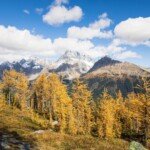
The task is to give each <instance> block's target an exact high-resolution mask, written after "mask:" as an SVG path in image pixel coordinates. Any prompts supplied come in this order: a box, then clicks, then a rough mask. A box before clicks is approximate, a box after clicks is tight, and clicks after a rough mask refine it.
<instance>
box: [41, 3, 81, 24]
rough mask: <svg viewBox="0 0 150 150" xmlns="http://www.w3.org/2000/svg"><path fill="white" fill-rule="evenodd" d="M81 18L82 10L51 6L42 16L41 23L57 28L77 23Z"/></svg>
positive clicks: (75, 7) (76, 7)
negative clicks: (65, 24) (73, 22)
mask: <svg viewBox="0 0 150 150" xmlns="http://www.w3.org/2000/svg"><path fill="white" fill-rule="evenodd" d="M82 16H83V12H82V9H81V8H80V7H78V6H74V7H73V8H66V7H65V6H60V5H53V6H51V7H50V9H49V11H48V12H47V13H46V14H45V15H43V21H44V22H45V23H47V24H49V25H53V26H58V25H61V24H64V23H69V22H72V21H75V22H77V21H79V20H80V19H81V18H82Z"/></svg>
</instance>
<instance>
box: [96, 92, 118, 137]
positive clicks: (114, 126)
mask: <svg viewBox="0 0 150 150" xmlns="http://www.w3.org/2000/svg"><path fill="white" fill-rule="evenodd" d="M119 105H120V104H118V102H117V100H115V99H113V98H112V97H111V96H110V95H109V94H108V92H107V91H106V90H105V91H104V93H103V95H102V97H101V98H100V100H99V108H98V113H97V114H98V118H97V127H98V135H99V137H101V138H114V137H118V136H120V130H121V123H120V118H119V116H117V113H119V109H118V106H119ZM118 115H119V114H118Z"/></svg>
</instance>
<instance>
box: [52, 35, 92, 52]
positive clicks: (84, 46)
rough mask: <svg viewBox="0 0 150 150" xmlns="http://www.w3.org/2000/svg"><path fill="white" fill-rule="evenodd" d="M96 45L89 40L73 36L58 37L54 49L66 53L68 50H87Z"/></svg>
mask: <svg viewBox="0 0 150 150" xmlns="http://www.w3.org/2000/svg"><path fill="white" fill-rule="evenodd" d="M93 47H94V44H93V43H92V42H91V41H89V40H82V41H81V40H78V39H71V38H57V39H55V40H54V42H53V49H54V50H55V51H57V52H58V53H64V51H66V50H72V51H79V52H85V51H87V52H88V51H89V50H90V49H91V48H93Z"/></svg>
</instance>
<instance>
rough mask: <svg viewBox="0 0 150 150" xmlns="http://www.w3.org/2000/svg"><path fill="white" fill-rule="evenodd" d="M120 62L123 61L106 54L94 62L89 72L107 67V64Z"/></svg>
mask: <svg viewBox="0 0 150 150" xmlns="http://www.w3.org/2000/svg"><path fill="white" fill-rule="evenodd" d="M118 63H121V62H120V61H118V60H113V59H111V58H110V57H108V56H105V57H102V58H101V59H100V60H98V61H97V62H96V63H95V64H94V66H93V67H92V68H91V69H90V70H89V72H93V71H95V70H97V69H99V68H101V67H105V66H109V65H110V66H112V65H114V64H118Z"/></svg>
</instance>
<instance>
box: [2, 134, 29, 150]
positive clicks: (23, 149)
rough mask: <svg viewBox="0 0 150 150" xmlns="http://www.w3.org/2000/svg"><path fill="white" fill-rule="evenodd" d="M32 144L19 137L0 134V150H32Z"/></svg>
mask: <svg viewBox="0 0 150 150" xmlns="http://www.w3.org/2000/svg"><path fill="white" fill-rule="evenodd" d="M30 149H31V148H30V144H28V143H27V142H24V141H22V140H21V139H20V137H19V136H18V135H15V134H12V133H3V132H0V150H30Z"/></svg>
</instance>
